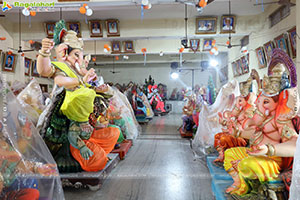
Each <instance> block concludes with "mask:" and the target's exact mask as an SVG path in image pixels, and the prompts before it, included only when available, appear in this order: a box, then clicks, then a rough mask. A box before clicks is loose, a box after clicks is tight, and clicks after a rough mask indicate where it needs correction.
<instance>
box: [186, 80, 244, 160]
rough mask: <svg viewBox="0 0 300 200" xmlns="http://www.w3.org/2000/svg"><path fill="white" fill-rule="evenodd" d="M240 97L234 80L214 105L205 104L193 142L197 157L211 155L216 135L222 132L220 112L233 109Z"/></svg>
mask: <svg viewBox="0 0 300 200" xmlns="http://www.w3.org/2000/svg"><path fill="white" fill-rule="evenodd" d="M239 95H240V89H239V83H238V82H237V81H236V80H232V81H230V82H228V83H227V84H226V85H224V86H223V87H222V88H221V89H220V92H219V94H218V96H217V98H216V101H215V103H214V104H213V105H208V104H206V103H203V107H202V109H201V112H200V114H199V125H198V128H197V132H196V135H195V137H194V139H193V141H192V148H193V150H194V152H195V154H196V156H198V157H202V156H205V155H206V154H208V153H209V149H210V147H213V144H214V136H215V134H217V133H219V132H221V131H222V129H221V128H222V126H221V125H220V124H219V118H218V112H224V111H225V110H230V109H232V108H233V106H234V100H235V98H236V97H237V96H239Z"/></svg>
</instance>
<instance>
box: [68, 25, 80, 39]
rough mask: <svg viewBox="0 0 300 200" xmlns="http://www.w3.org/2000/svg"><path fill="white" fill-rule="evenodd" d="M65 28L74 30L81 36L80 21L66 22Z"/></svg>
mask: <svg viewBox="0 0 300 200" xmlns="http://www.w3.org/2000/svg"><path fill="white" fill-rule="evenodd" d="M67 28H68V30H72V31H75V32H76V33H77V37H81V29H80V22H67Z"/></svg>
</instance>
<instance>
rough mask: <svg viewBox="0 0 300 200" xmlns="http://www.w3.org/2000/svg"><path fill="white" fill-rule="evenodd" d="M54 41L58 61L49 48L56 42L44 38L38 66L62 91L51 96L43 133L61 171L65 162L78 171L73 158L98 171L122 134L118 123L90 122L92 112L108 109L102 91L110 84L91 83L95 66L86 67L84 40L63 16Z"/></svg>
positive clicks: (65, 164)
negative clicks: (97, 124) (99, 124)
mask: <svg viewBox="0 0 300 200" xmlns="http://www.w3.org/2000/svg"><path fill="white" fill-rule="evenodd" d="M54 41H55V45H56V54H57V55H56V57H57V60H58V61H56V62H51V60H50V50H51V49H52V48H53V45H54V44H53V42H52V41H51V40H49V39H47V38H45V39H43V41H42V49H41V50H40V51H39V56H38V59H37V70H38V72H39V74H41V75H42V76H46V77H53V78H54V82H55V85H56V86H58V87H60V89H62V90H63V92H62V93H59V94H58V95H57V96H60V98H58V100H56V99H54V98H53V99H52V101H53V102H55V103H53V105H54V106H53V107H52V110H51V109H48V108H47V109H46V111H47V110H48V111H49V113H50V115H45V116H47V117H46V118H45V120H44V123H42V124H43V125H42V127H43V128H42V131H43V132H42V133H44V138H45V140H46V142H47V145H48V147H49V148H50V150H51V152H52V154H53V156H54V157H55V160H56V162H57V164H58V167H59V169H60V170H61V171H63V170H64V167H66V166H67V168H68V169H67V170H66V171H69V172H70V171H79V170H80V168H79V167H77V166H78V165H77V164H76V162H74V161H73V160H74V159H75V160H76V161H77V162H78V163H79V164H80V167H81V168H82V169H83V170H85V171H99V170H101V169H103V168H104V167H105V165H106V163H107V161H108V158H107V154H108V153H109V152H110V151H111V150H112V149H113V148H114V146H115V144H116V142H117V140H118V138H119V134H120V131H119V129H118V128H116V127H104V128H100V129H94V127H93V126H92V125H93V124H91V123H90V122H89V119H90V116H91V115H95V116H98V115H100V113H101V112H104V111H105V107H107V106H106V105H105V101H104V98H103V97H104V95H103V92H105V91H106V90H107V87H105V86H104V87H103V86H99V87H95V86H92V85H90V84H88V82H91V81H92V80H94V79H95V78H97V75H96V74H95V70H94V69H89V70H86V65H87V63H88V62H87V61H85V60H84V59H83V42H82V40H80V39H79V38H77V36H76V32H74V31H67V29H66V26H65V22H64V21H63V20H61V21H60V22H58V23H56V27H55V34H54ZM51 106H52V105H51V104H49V106H48V107H51ZM90 121H91V120H90ZM70 154H71V155H72V157H71V156H70Z"/></svg>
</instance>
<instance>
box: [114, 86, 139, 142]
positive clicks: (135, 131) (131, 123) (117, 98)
mask: <svg viewBox="0 0 300 200" xmlns="http://www.w3.org/2000/svg"><path fill="white" fill-rule="evenodd" d="M109 93H110V94H112V95H113V97H112V98H111V99H110V100H111V101H114V104H115V105H117V106H118V109H120V110H121V117H122V118H123V119H124V120H125V124H126V128H127V131H126V132H127V133H125V134H126V139H136V138H137V136H138V135H139V134H140V132H141V127H140V125H139V123H138V122H137V120H136V118H135V115H134V112H133V109H132V107H131V105H130V103H129V101H128V99H127V97H126V96H125V95H124V94H123V93H121V92H120V91H119V90H118V89H117V88H115V87H109ZM121 108H122V109H121Z"/></svg>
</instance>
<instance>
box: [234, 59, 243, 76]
mask: <svg viewBox="0 0 300 200" xmlns="http://www.w3.org/2000/svg"><path fill="white" fill-rule="evenodd" d="M236 65H237V67H236V68H237V73H238V76H240V75H242V74H243V69H242V67H243V66H242V60H241V59H238V60H237V61H236Z"/></svg>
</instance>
